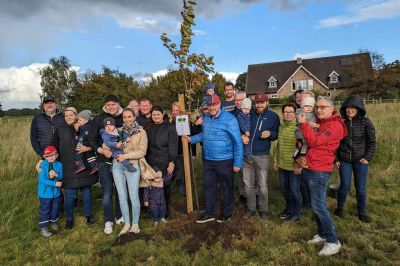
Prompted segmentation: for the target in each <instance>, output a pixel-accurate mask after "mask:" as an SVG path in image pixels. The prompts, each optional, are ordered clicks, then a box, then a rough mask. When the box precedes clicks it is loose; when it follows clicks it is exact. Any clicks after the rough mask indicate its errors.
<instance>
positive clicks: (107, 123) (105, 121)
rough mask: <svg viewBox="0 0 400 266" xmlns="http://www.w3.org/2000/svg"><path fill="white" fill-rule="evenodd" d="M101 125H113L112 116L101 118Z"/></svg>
mask: <svg viewBox="0 0 400 266" xmlns="http://www.w3.org/2000/svg"><path fill="white" fill-rule="evenodd" d="M103 125H104V126H108V125H113V126H115V120H114V118H112V117H107V118H105V119H104V120H103Z"/></svg>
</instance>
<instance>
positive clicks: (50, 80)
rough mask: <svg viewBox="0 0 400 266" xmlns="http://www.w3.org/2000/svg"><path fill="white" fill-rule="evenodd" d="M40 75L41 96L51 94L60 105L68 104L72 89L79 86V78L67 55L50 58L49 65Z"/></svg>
mask: <svg viewBox="0 0 400 266" xmlns="http://www.w3.org/2000/svg"><path fill="white" fill-rule="evenodd" d="M40 75H41V78H42V80H41V82H40V85H41V86H42V95H41V97H44V96H47V95H51V96H54V97H55V98H56V101H57V103H58V105H60V106H61V107H65V106H66V105H68V103H69V101H70V97H71V94H72V92H73V90H74V89H75V88H76V87H77V86H79V80H78V78H77V74H76V71H74V70H72V69H71V64H70V62H69V60H68V59H67V57H65V56H60V57H59V58H54V57H53V58H51V59H50V60H49V66H47V67H45V68H43V69H42V70H41V71H40Z"/></svg>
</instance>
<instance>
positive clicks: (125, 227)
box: [118, 224, 131, 236]
mask: <svg viewBox="0 0 400 266" xmlns="http://www.w3.org/2000/svg"><path fill="white" fill-rule="evenodd" d="M129 229H131V225H130V224H125V225H124V227H123V228H122V230H121V232H119V235H118V236H121V235H124V234H126V233H128V232H129Z"/></svg>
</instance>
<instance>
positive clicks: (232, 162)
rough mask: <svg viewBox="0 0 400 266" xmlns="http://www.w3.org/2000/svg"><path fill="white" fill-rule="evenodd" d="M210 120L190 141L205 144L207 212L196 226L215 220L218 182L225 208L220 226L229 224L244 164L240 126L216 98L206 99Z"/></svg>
mask: <svg viewBox="0 0 400 266" xmlns="http://www.w3.org/2000/svg"><path fill="white" fill-rule="evenodd" d="M205 100H206V101H207V105H208V111H209V114H210V115H209V116H204V118H203V125H202V128H203V131H202V133H200V134H197V135H195V136H193V137H191V138H190V137H189V141H191V143H198V142H201V141H202V142H203V155H204V164H203V183H204V185H203V188H204V196H205V203H206V211H205V213H204V215H202V216H201V217H200V218H199V219H198V220H197V221H196V222H197V223H206V222H211V221H214V220H215V202H216V199H217V180H218V181H219V182H220V185H221V190H222V193H223V198H224V208H223V211H222V215H221V217H220V218H219V219H218V220H217V222H221V223H222V222H226V221H229V220H230V218H231V216H232V214H233V202H234V198H233V173H234V172H238V171H240V168H241V167H242V164H243V144H242V140H241V136H240V131H239V125H238V122H237V120H236V119H235V117H234V116H233V115H231V114H230V113H228V112H227V111H225V110H224V109H221V102H220V100H219V98H218V96H217V95H212V96H206V97H205Z"/></svg>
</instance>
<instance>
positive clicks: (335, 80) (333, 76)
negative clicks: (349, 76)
mask: <svg viewBox="0 0 400 266" xmlns="http://www.w3.org/2000/svg"><path fill="white" fill-rule="evenodd" d="M329 83H339V74H338V73H336V71H332V73H331V74H329Z"/></svg>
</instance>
